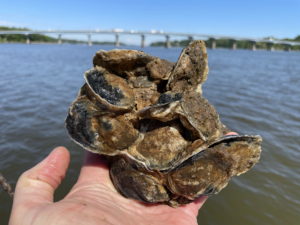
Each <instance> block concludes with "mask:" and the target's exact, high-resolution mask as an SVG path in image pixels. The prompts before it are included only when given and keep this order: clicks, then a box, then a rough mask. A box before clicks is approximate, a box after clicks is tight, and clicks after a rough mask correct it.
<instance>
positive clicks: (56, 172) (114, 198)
mask: <svg viewBox="0 0 300 225" xmlns="http://www.w3.org/2000/svg"><path fill="white" fill-rule="evenodd" d="M68 164H69V153H68V151H67V150H66V149H65V148H57V149H55V150H54V151H53V152H52V153H51V154H50V155H49V156H48V157H47V158H46V159H45V160H44V161H42V162H41V163H40V164H38V165H37V166H35V167H34V168H32V169H30V170H28V171H26V172H25V173H24V174H23V175H22V176H21V177H20V179H19V181H18V183H17V187H16V194H15V198H14V205H13V210H12V214H11V218H10V225H14V224H24V225H26V224H39V225H42V224H153V225H156V224H157V225H158V224H183V225H184V224H197V220H196V217H197V214H198V210H199V208H200V207H201V206H202V204H203V203H204V201H205V198H201V199H199V200H198V201H196V202H193V203H190V204H188V205H186V206H181V207H179V208H176V209H175V208H171V207H169V206H167V205H146V204H142V203H140V202H138V201H134V200H131V199H127V198H124V197H123V196H121V195H120V194H119V193H118V192H117V191H116V190H115V188H114V186H113V184H112V183H111V181H110V178H109V173H108V169H107V167H106V165H105V163H104V162H101V158H99V156H96V155H93V154H91V153H88V154H87V157H86V160H85V163H84V166H83V167H82V169H81V173H80V176H79V179H78V181H77V183H76V184H75V185H74V187H73V188H72V189H71V191H70V192H69V193H68V195H67V196H66V197H65V198H64V199H62V200H61V201H59V202H55V203H53V193H54V190H55V189H56V188H57V186H58V185H59V184H60V182H61V180H62V178H63V177H64V175H65V171H66V169H67V166H68Z"/></svg>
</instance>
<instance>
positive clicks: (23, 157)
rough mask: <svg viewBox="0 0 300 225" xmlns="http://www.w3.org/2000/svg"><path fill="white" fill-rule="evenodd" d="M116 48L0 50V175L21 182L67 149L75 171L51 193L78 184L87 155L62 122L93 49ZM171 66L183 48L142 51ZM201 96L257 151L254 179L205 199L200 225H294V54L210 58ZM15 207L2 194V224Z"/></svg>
mask: <svg viewBox="0 0 300 225" xmlns="http://www.w3.org/2000/svg"><path fill="white" fill-rule="evenodd" d="M111 48H113V46H96V45H94V46H91V47H89V46H86V45H68V44H63V45H46V44H45V45H43V44H36V45H22V44H1V45H0V94H1V97H0V128H1V129H0V172H2V173H3V174H4V175H5V176H6V177H7V178H8V179H9V181H10V182H11V183H12V184H13V185H14V184H15V182H16V180H17V178H18V176H19V175H20V174H21V173H22V172H23V171H25V170H26V169H28V168H30V167H32V166H33V165H35V164H36V163H37V162H39V161H40V160H41V159H42V158H43V157H45V156H46V155H47V154H48V153H49V152H50V151H51V150H52V149H53V148H54V147H55V146H57V145H64V146H66V147H67V148H69V149H70V150H71V157H72V158H71V166H70V169H69V171H68V174H67V177H66V179H65V181H64V182H63V183H62V185H61V186H60V188H59V189H58V190H57V192H56V199H61V198H62V197H63V196H64V195H65V194H66V193H67V191H68V190H69V188H70V187H71V186H72V184H74V182H75V181H76V178H77V174H78V171H79V169H80V165H81V160H82V157H83V150H82V149H81V148H80V147H78V146H77V145H75V144H73V142H72V141H71V140H70V139H69V138H68V136H67V134H66V130H65V128H64V119H65V116H66V114H67V109H68V107H69V104H70V103H71V102H72V101H73V100H74V98H75V96H76V94H77V91H78V90H79V87H80V86H81V85H82V84H83V77H82V74H83V72H84V71H85V70H87V69H89V68H90V67H91V66H92V57H93V55H94V54H95V52H96V51H97V50H99V49H111ZM144 51H145V52H147V53H149V54H152V55H155V56H159V57H162V58H165V59H168V60H171V61H176V60H177V57H178V55H179V53H180V51H181V49H180V48H171V49H164V48H151V47H147V48H144ZM208 55H209V66H210V73H209V77H208V80H207V82H206V83H205V84H204V87H203V92H204V96H205V97H206V98H207V99H208V100H209V101H210V102H211V103H212V104H214V105H215V107H216V109H217V110H218V112H219V113H220V116H221V119H222V121H223V122H224V123H225V124H226V125H227V126H228V127H230V128H231V129H232V130H235V131H237V132H239V133H245V134H260V135H261V136H262V137H263V139H264V142H263V152H262V157H261V160H260V163H259V164H257V165H256V166H255V167H254V168H253V169H252V170H251V171H250V172H248V173H246V174H244V175H241V176H240V177H235V178H233V179H232V180H231V182H230V184H229V185H228V187H226V188H225V189H224V190H223V191H221V192H220V193H219V194H218V195H215V196H213V197H211V198H210V199H209V200H208V201H207V202H206V203H205V205H204V207H203V208H202V209H201V210H200V213H199V216H198V221H199V224H203V225H208V224H209V225H210V224H211V225H216V224H223V225H226V224H228V225H229V224H230V225H232V224H243V225H250V224H251V225H252V224H288V225H297V224H300V163H299V161H300V148H299V145H300V104H299V103H300V101H299V99H300V52H279V51H278V52H277V51H275V52H269V51H247V50H235V51H232V50H221V49H217V50H209V51H208ZM10 207H11V199H9V197H8V195H7V194H6V193H4V192H3V191H2V190H1V191H0V224H6V223H7V221H8V217H9V213H10Z"/></svg>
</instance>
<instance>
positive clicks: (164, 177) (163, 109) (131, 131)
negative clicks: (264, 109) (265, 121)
mask: <svg viewBox="0 0 300 225" xmlns="http://www.w3.org/2000/svg"><path fill="white" fill-rule="evenodd" d="M93 63H94V67H93V68H92V69H90V70H88V71H87V72H86V73H85V75H84V78H85V81H86V83H85V84H84V85H83V87H82V88H81V90H80V92H79V94H78V96H77V98H76V100H75V101H74V102H73V103H72V105H71V106H70V109H69V113H68V116H67V118H66V128H67V130H68V132H69V134H70V136H71V138H72V139H73V140H74V141H75V142H77V143H78V144H79V145H81V146H82V147H83V148H85V149H86V150H88V151H91V152H94V153H98V154H102V155H106V156H108V158H109V159H110V160H109V161H110V176H111V179H112V181H113V184H114V185H115V187H116V189H117V190H118V191H119V192H120V193H121V194H122V195H124V196H126V197H129V198H133V199H137V200H140V201H143V202H148V203H165V204H169V205H171V206H174V207H175V206H178V205H181V204H187V203H189V202H191V201H193V200H194V199H195V198H197V197H199V196H201V195H211V194H215V193H218V192H219V191H220V190H221V189H223V188H224V187H225V186H226V185H227V184H228V182H229V180H230V178H231V177H232V176H235V175H240V174H242V173H245V172H247V171H248V170H249V169H250V168H251V167H253V166H254V165H255V164H256V163H257V162H258V160H259V157H260V153H261V146H260V145H261V142H262V139H261V137H260V136H257V135H256V136H249V135H244V136H242V135H230V136H226V134H227V133H228V132H229V131H230V130H229V129H228V128H226V126H225V125H224V124H222V122H221V120H220V118H219V115H218V113H217V111H216V110H215V109H214V107H213V106H212V105H211V104H210V103H209V102H208V101H207V100H206V99H205V98H204V97H203V96H202V90H201V85H202V83H203V82H204V81H205V80H206V78H207V74H208V62H207V53H206V48H205V44H204V42H203V41H193V42H191V43H190V44H189V45H188V46H187V47H186V48H185V49H184V50H183V51H182V53H181V55H180V57H179V59H178V61H177V63H175V64H174V63H171V62H168V61H166V60H162V59H159V58H157V57H153V56H150V55H147V54H145V53H144V52H141V51H135V50H111V51H99V52H97V53H96V55H95V57H94V60H93Z"/></svg>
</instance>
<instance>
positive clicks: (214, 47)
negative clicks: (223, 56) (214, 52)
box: [211, 39, 217, 49]
mask: <svg viewBox="0 0 300 225" xmlns="http://www.w3.org/2000/svg"><path fill="white" fill-rule="evenodd" d="M211 48H212V49H216V48H217V41H216V39H212V41H211Z"/></svg>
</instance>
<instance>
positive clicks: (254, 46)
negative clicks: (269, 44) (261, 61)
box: [251, 42, 256, 51]
mask: <svg viewBox="0 0 300 225" xmlns="http://www.w3.org/2000/svg"><path fill="white" fill-rule="evenodd" d="M251 49H252V51H256V42H252V46H251Z"/></svg>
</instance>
